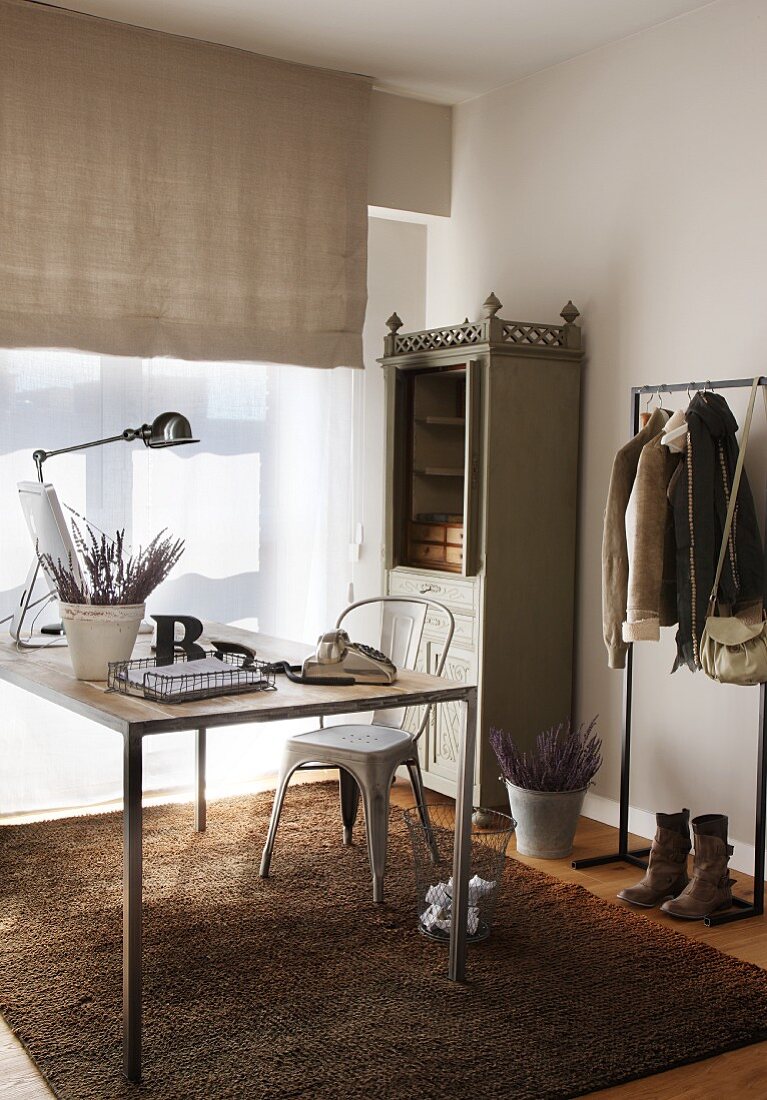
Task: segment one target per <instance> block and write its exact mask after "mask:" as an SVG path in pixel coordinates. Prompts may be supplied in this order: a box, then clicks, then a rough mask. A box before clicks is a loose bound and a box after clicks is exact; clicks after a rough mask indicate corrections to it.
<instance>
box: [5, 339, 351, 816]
mask: <svg viewBox="0 0 767 1100" xmlns="http://www.w3.org/2000/svg"><path fill="white" fill-rule="evenodd" d="M360 384H361V383H360V379H359V375H357V374H356V372H354V371H351V370H343V369H339V370H336V371H329V372H325V371H314V370H308V369H303V368H300V367H285V366H267V365H263V364H256V365H253V364H232V363H193V364H190V363H185V362H179V361H173V360H166V359H163V360H144V361H142V360H137V359H124V358H113V357H105V356H95V355H84V354H73V353H68V352H51V351H37V350H35V351H27V350H23V351H0V508H1V510H2V511H1V514H2V523H1V524H0V618H3V617H4V616H5V615H6V614H9V613H10V611H11V610H12V608H13V607H14V606H15V603H16V601H17V599H18V597H19V594H20V591H21V585H22V582H23V580H24V577H25V575H26V571H27V568H28V566H29V562H30V559H31V555H32V550H33V548H32V546H31V543H30V539H29V534H28V532H27V530H26V527H25V524H24V521H23V517H22V514H21V509H20V507H19V503H18V495H17V490H16V483H17V482H18V481H20V480H29V479H32V478H34V476H35V471H34V466H33V463H32V457H31V456H32V451H33V450H34V449H35V448H36V447H44V448H45V449H47V450H50V449H53V448H57V447H63V446H67V445H69V444H72V443H77V442H81V441H86V440H90V439H97V438H99V437H100V436H106V435H113V434H117V433H118V432H120V431H121V430H122V429H123V428H124V427H128V426H130V427H135V426H137V425H139V424H141V423H143V422H144V421H145V420H151V419H152V417H153V416H155V415H156V414H157V413H159V412H162V411H164V410H166V409H174V410H178V411H179V412H182V413H184V414H185V415H186V416H187V417H188V418H189V420H190V421H191V423H192V427H193V429H194V432H195V435H196V436H197V437H198V438H199V439H200V441H201V442H200V443H199V444H198V445H196V446H191V447H180V448H175V449H171V450H166V451H149V450H147V449H146V448H144V447H142V446H141V445H140V444H135V443H134V444H123V443H119V442H118V443H113V444H109V445H107V446H105V447H101V448H96V449H94V450H90V451H85V452H82V453H75V454H72V455H62V456H60V457H58V458H53V459H51V460H50V461H49V462H48V464H47V465H46V466H45V477H46V480H49V481H51V482H52V483H53V484H54V485H55V487H56V489H57V491H58V494H59V497H60V499H61V501H62V502H63V503H65V504H68V505H70V506H71V507H73V508H74V509H76V510H77V511H78V512H81V513H82V514H84V515H86V516H87V517H88V518H89V519H90V520H91V521H92V522H93V523H95V524H97V525H98V526H99V527H101V528H103V529H104V530H106V531H114V530H115V529H117V528H118V527H125V528H126V532H127V536H128V539H129V540H130V541H131V542H132V543H133V544H134V545H138V544H141V543H142V542H144V543H145V542H146V541H147V539H148V538H150V537H151V536H152V535H153V534H155V533H156V532H157V531H158V530H159V529H160V528H164V527H167V528H168V529H169V530H170V531H171V532H172V533H173V534H174V535H175V536H178V537H179V538H183V539H184V540H185V541H186V551H185V553H184V555H183V557H182V559H181V562H180V563H179V565H178V566H177V567H176V569H175V570H174V572H173V574H172V575H171V577H170V578H169V579H168V580H167V581H166V582H165V584H164V585H162V586H161V588H160V589H159V590H158V592H157V593H156V594H155V596H154V597H153V598H152V600H151V601H150V604H149V607H148V613H151V612H153V611H155V612H156V611H176V612H180V613H184V612H185V613H189V614H194V615H197V616H199V617H200V618H209V619H217V620H219V621H222V622H230V623H237V624H239V625H244V626H248V627H252V628H257V629H259V630H262V631H264V632H266V633H269V634H274V635H276V636H278V637H285V638H293V639H299V640H304V641H308V642H313V641H314V640H315V638H316V636H317V634H318V633H319V632H320V631H321V630H322V629H326V628H327V627H328V626H329V625H330V624H331V623H332V622H334V621H335V617H336V615H337V613H338V610H339V608H340V607H342V606H343V605H344V603H345V602H346V599H347V592H348V586H349V582H350V570H351V568H352V567H351V564H350V560H349V544H350V542H352V541H354V537H355V536H354V531H355V526H356V524H355V516H354V514H353V513H354V497H355V493H356V488H355V481H354V465H355V463H354V453H353V452H354V440H355V431H354V421H355V409H357V408H358V406H359V401H358V399H357V395H356V394H355V388H357V389H358V388H359V386H360ZM54 611H55V605H54V606H53V607H52V608H51V609H46V611H45V612H44V613H43V615H42V616H41V619H40V622H39V623H38V625H40V624H41V623H42V622H44V621H45V619H46V618H48V619H52V618H55V614H54ZM2 629H7V628H6V627H3V628H2ZM0 714H1V715H2V717H1V718H0V758H1V759H2V767H1V768H0V815H3V814H10V813H19V812H25V811H39V810H46V809H58V808H66V807H74V806H84V805H88V804H98V803H102V802H106V801H109V800H111V799H114V798H119V797H120V795H121V742H120V738H119V737H117V735H113V734H111V733H109V732H106V731H103V730H101V729H98V728H96V727H95V726H93V725H92V724H91V723H90V722H88V721H87V720H85V719H82V718H79V717H77V716H75V715H71V714H67V713H66V712H65V711H63V710H61V709H60V708H57V707H54V706H53V705H51V704H48V703H46V702H45V701H43V700H39V699H35V698H33V697H31V696H28V695H27V694H26V693H24V692H22V691H20V690H19V689H18V688H14V687H11V686H9V685H6V684H0ZM283 737H284V726H282V727H278V726H277V724H269V725H265V726H260V727H255V726H251V727H246V728H242V729H240V728H233V729H227V730H223V731H211V733H210V735H209V745H210V748H209V781H210V787H211V790H212V791H213V793H215V792H216V791H224V790H231V789H237V788H240V787H242V786H244V785H246V784H247V782H248V781H249V780H251V779H254V778H256V777H257V776H259V775H263V774H265V773H268V772H269V771H271V770H273V768H274V767H275V766H276V761H277V758H278V754H279V749H280V745H281V742H282V738H283ZM145 760H146V778H145V787H146V788H147V790H150V791H174V790H179V789H183V788H184V787H186V786H188V785H189V784H190V783H191V780H192V746H191V738H190V737H189V736H188V735H184V734H173V735H166V736H162V737H153V738H149V739H147V741H146V742H145Z"/></svg>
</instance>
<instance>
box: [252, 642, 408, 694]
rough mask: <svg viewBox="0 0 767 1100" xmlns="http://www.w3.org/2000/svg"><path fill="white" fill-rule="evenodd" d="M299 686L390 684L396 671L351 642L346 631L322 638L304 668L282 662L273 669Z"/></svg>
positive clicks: (365, 647) (381, 657)
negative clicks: (282, 673)
mask: <svg viewBox="0 0 767 1100" xmlns="http://www.w3.org/2000/svg"><path fill="white" fill-rule="evenodd" d="M273 668H274V669H275V671H278V672H284V673H285V675H286V676H287V677H288V678H289V679H290V680H294V681H295V682H296V683H298V684H393V683H394V681H395V680H396V679H397V668H396V666H395V665H394V664H393V663H392V662H391V661H390V660H389V658H388V657H387V656H386V654H385V653H380V652H379V651H378V650H377V649H373V647H372V646H369V645H362V644H361V643H360V642H353V641H351V639H350V638H349V635H348V634H347V633H346V631H345V630H329V631H328V632H327V633H326V634H321V635H320V637H319V639H318V641H317V649H316V651H315V652H314V653H313V654H312V656H311V657H307V658H306V660H305V661H304V663H303V665H301V666H300V672H299V666H298V665H289V664H288V662H287V661H281V662H279V663H277V664H275V665H274V666H273Z"/></svg>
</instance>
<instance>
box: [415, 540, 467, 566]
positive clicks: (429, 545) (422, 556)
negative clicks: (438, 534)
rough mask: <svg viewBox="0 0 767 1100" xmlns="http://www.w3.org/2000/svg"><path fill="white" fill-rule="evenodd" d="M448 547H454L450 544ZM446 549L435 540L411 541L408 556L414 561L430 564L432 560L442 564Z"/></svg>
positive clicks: (444, 559)
mask: <svg viewBox="0 0 767 1100" xmlns="http://www.w3.org/2000/svg"><path fill="white" fill-rule="evenodd" d="M450 549H451V550H452V549H454V547H452V546H451V547H450ZM446 550H447V547H446V546H443V545H441V544H439V543H436V542H411V543H410V558H411V560H412V561H414V562H423V563H424V564H425V565H430V564H431V563H432V562H434V563H437V562H439V563H440V564H443V563H444V562H445V561H446V560H447V558H446V557H445V552H446ZM459 564H460V559H459Z"/></svg>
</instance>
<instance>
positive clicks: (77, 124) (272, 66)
mask: <svg viewBox="0 0 767 1100" xmlns="http://www.w3.org/2000/svg"><path fill="white" fill-rule="evenodd" d="M0 24H1V25H0V346H5V347H58V348H72V349H79V350H84V351H95V352H101V353H102V354H112V355H129V356H141V357H143V358H152V357H156V356H170V357H172V358H176V359H191V360H218V361H224V360H246V361H248V360H250V361H262V362H273V363H292V364H297V365H304V366H312V367H335V366H351V367H361V366H362V342H361V330H362V323H363V320H364V312H365V302H366V285H365V282H366V258H367V256H366V253H367V206H366V203H367V196H366V183H367V180H366V175H367V129H368V127H367V119H368V104H369V95H370V82H369V81H368V80H367V79H366V78H363V77H355V76H350V75H347V74H339V73H334V72H329V71H325V70H320V69H312V68H308V67H305V66H300V65H294V64H289V63H286V62H282V61H277V60H273V59H271V58H266V57H261V56H259V55H256V54H252V53H248V52H245V51H242V50H236V49H231V48H228V47H224V46H216V45H213V44H210V43H206V42H199V41H195V40H192V39H186V38H179V37H176V36H173V35H168V34H161V33H158V32H155V31H148V30H143V29H141V28H137V27H131V26H126V25H124V24H120V23H113V22H110V21H108V20H103V19H96V18H92V17H89V16H83V15H79V14H76V13H73V12H69V11H64V10H61V9H59V8H52V7H47V6H45V5H41V4H35V3H27V2H26V0H0Z"/></svg>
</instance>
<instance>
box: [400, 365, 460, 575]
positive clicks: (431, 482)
mask: <svg viewBox="0 0 767 1100" xmlns="http://www.w3.org/2000/svg"><path fill="white" fill-rule="evenodd" d="M472 366H473V364H471V363H469V364H460V365H458V366H456V365H454V364H451V365H449V366H445V367H437V368H434V367H432V368H429V369H425V370H413V371H403V372H401V373H399V374H398V379H397V389H398V397H397V408H398V414H397V423H396V425H395V430H396V432H397V435H398V439H399V441H400V442H399V445H398V448H397V454H398V459H397V462H398V477H397V492H396V501H395V504H394V513H395V517H396V518H395V524H396V528H397V530H396V533H395V541H396V545H397V548H398V549H397V557H398V561H399V563H400V564H402V565H410V566H416V567H418V568H428V569H435V570H437V571H440V572H445V573H462V572H463V573H465V572H467V570H469V569H471V563H470V557H469V555H470V552H471V549H472V547H471V540H467V539H466V537H465V530H466V528H467V517H468V515H469V513H468V511H467V509H469V508H470V507H471V499H470V498H471V491H470V490H471V477H470V476H469V477H467V469H468V470H470V469H471V459H470V457H469V456H470V453H471V451H472V447H474V446H475V445H476V444H475V441H474V440H473V438H472V431H471V415H472V413H471V407H470V406H471V379H472V377H473V375H472ZM467 486H468V488H467ZM467 551H468V553H467Z"/></svg>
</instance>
